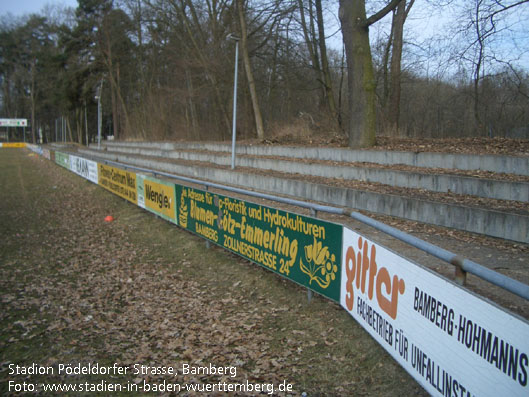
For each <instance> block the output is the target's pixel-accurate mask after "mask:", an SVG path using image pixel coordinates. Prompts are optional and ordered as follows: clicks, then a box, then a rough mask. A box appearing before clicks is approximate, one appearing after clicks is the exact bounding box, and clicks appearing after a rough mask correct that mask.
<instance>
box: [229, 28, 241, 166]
mask: <svg viewBox="0 0 529 397" xmlns="http://www.w3.org/2000/svg"><path fill="white" fill-rule="evenodd" d="M228 39H229V40H234V41H235V76H234V78H233V121H232V132H231V169H232V170H233V169H235V140H236V137H237V72H238V66H239V40H240V39H239V38H238V37H237V36H235V35H234V34H233V33H230V34H229V35H228Z"/></svg>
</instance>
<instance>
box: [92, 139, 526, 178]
mask: <svg viewBox="0 0 529 397" xmlns="http://www.w3.org/2000/svg"><path fill="white" fill-rule="evenodd" d="M92 146H93V145H92ZM105 146H106V147H108V148H111V147H120V146H125V147H140V148H151V149H161V150H208V151H217V152H226V153H231V145H229V144H224V143H207V142H206V143H193V142H190V143H180V142H118V141H116V142H112V141H109V142H105ZM236 153H237V154H241V155H244V154H245V155H253V156H280V157H289V158H300V159H318V160H330V161H338V162H347V163H354V162H369V163H377V164H385V165H392V164H404V165H409V166H413V167H427V168H445V169H458V170H468V171H471V170H481V171H490V172H496V173H506V174H515V175H525V176H529V157H520V156H504V155H493V154H489V155H478V154H458V153H429V152H418V153H416V152H398V151H381V150H352V149H344V148H327V147H298V146H271V145H241V144H238V145H237V148H236Z"/></svg>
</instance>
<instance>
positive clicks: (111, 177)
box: [97, 163, 138, 205]
mask: <svg viewBox="0 0 529 397" xmlns="http://www.w3.org/2000/svg"><path fill="white" fill-rule="evenodd" d="M97 176H98V184H99V185H100V186H102V187H104V188H105V189H107V190H109V191H110V192H112V193H114V194H117V195H118V196H120V197H122V198H124V199H125V200H128V201H130V202H131V203H134V204H136V205H137V204H138V195H137V188H136V173H135V172H130V171H125V170H122V169H121V168H116V167H111V166H109V165H105V164H101V163H98V173H97Z"/></svg>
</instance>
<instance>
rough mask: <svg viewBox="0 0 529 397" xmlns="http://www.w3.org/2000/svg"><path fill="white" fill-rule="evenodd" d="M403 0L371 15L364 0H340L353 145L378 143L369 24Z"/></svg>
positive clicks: (350, 129)
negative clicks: (368, 15) (376, 138)
mask: <svg viewBox="0 0 529 397" xmlns="http://www.w3.org/2000/svg"><path fill="white" fill-rule="evenodd" d="M401 1H402V0H392V1H390V2H389V3H388V4H387V5H386V6H385V7H384V8H382V9H381V10H379V11H378V12H376V13H374V14H373V15H372V16H370V17H369V18H367V16H366V5H365V1H364V0H340V22H341V25H342V33H343V42H344V46H345V52H346V55H347V72H348V77H347V81H348V94H349V109H350V115H349V117H350V122H349V128H348V132H349V146H350V147H369V146H373V145H374V144H375V128H376V108H375V88H376V83H375V76H374V70H373V59H372V55H371V46H370V43H369V27H370V26H371V25H372V24H374V23H375V22H377V21H379V20H380V19H382V18H383V17H384V16H386V15H387V14H388V13H389V12H391V11H392V10H393V9H395V8H396V7H397V6H398V5H399V3H400V2H401Z"/></svg>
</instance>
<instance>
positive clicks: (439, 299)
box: [340, 228, 529, 397]
mask: <svg viewBox="0 0 529 397" xmlns="http://www.w3.org/2000/svg"><path fill="white" fill-rule="evenodd" d="M343 233H344V234H343V251H342V252H343V254H342V255H343V259H342V284H341V292H340V304H341V305H342V306H343V307H344V309H345V310H347V311H348V312H349V314H350V315H351V316H353V317H354V319H355V320H356V321H358V322H359V323H360V325H362V327H364V328H365V329H366V331H367V332H368V333H369V334H370V335H371V336H372V337H373V338H375V339H376V340H377V341H378V343H380V345H381V346H382V347H384V348H385V349H386V350H387V351H388V353H389V354H390V355H391V356H392V357H393V358H394V359H395V360H397V361H398V362H399V364H400V365H401V366H402V367H404V369H406V371H408V373H410V375H411V376H412V377H413V378H415V379H416V380H417V382H419V383H420V384H421V385H422V386H423V387H424V388H425V389H426V390H427V391H428V392H429V393H430V394H431V395H433V396H481V397H483V396H510V397H511V396H529V386H528V381H529V379H528V376H529V374H528V371H529V323H528V322H526V321H524V320H522V319H520V318H518V317H516V316H514V315H512V314H509V313H507V312H506V311H504V310H502V309H500V308H499V307H497V306H495V305H494V304H491V303H489V302H487V301H485V300H484V299H482V298H480V297H478V296H476V295H474V294H472V293H470V292H468V291H466V290H465V289H463V288H461V287H459V286H458V285H456V284H454V283H452V282H450V281H449V280H446V279H444V278H442V277H441V276H439V275H437V274H435V273H433V272H431V271H429V270H427V269H425V268H423V267H421V266H419V265H417V264H415V263H413V262H410V261H409V260H407V259H405V258H403V257H401V256H399V255H397V254H395V253H394V252H392V251H390V250H388V249H386V248H384V247H382V246H380V245H378V244H375V243H373V242H371V241H369V240H367V239H366V238H364V237H363V236H361V235H359V234H357V233H355V232H353V231H351V230H349V229H347V228H344V229H343Z"/></svg>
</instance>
